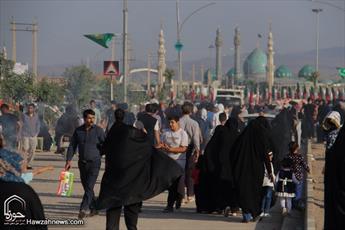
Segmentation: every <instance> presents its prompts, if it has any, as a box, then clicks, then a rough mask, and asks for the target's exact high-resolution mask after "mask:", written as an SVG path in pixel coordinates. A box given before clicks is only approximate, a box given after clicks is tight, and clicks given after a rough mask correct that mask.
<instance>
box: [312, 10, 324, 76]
mask: <svg viewBox="0 0 345 230" xmlns="http://www.w3.org/2000/svg"><path fill="white" fill-rule="evenodd" d="M312 11H313V12H314V13H316V65H315V69H316V72H318V71H319V37H320V31H319V27H320V26H319V24H320V23H319V21H320V20H319V13H320V12H322V9H320V8H318V9H312Z"/></svg>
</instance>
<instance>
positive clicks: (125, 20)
mask: <svg viewBox="0 0 345 230" xmlns="http://www.w3.org/2000/svg"><path fill="white" fill-rule="evenodd" d="M127 24H128V8H127V0H123V34H122V35H123V42H122V43H123V44H122V47H123V51H122V56H123V67H122V69H123V101H124V102H127V77H128V65H127V61H128V60H127V36H128V34H127V33H128V28H127V27H128V25H127Z"/></svg>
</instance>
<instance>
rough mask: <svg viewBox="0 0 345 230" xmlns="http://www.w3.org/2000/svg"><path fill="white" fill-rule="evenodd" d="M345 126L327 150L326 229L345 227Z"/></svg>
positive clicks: (332, 229)
mask: <svg viewBox="0 0 345 230" xmlns="http://www.w3.org/2000/svg"><path fill="white" fill-rule="evenodd" d="M344 149H345V128H344V126H343V127H342V128H341V130H340V131H339V134H338V137H337V139H336V141H335V143H334V144H333V146H332V147H331V149H329V150H328V151H327V152H326V162H325V182H324V183H325V199H324V201H325V225H324V229H325V230H334V229H345V150H344Z"/></svg>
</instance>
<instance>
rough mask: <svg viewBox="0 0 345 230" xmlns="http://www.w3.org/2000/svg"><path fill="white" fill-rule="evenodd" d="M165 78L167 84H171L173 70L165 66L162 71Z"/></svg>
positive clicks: (173, 74)
mask: <svg viewBox="0 0 345 230" xmlns="http://www.w3.org/2000/svg"><path fill="white" fill-rule="evenodd" d="M163 76H164V77H165V80H166V82H167V83H168V84H171V80H172V79H173V78H174V76H175V71H174V70H173V69H169V68H166V70H165V72H164V73H163Z"/></svg>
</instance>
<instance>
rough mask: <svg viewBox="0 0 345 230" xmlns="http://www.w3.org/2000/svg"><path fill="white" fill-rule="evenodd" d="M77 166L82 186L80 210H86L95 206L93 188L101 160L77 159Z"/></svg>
mask: <svg viewBox="0 0 345 230" xmlns="http://www.w3.org/2000/svg"><path fill="white" fill-rule="evenodd" d="M78 166H79V171H80V179H81V184H82V185H83V188H84V196H83V200H82V202H81V204H80V210H83V211H88V210H90V209H94V208H95V202H96V197H95V193H94V192H93V188H94V187H95V184H96V181H97V177H98V173H99V169H100V167H101V160H96V161H78Z"/></svg>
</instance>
